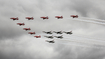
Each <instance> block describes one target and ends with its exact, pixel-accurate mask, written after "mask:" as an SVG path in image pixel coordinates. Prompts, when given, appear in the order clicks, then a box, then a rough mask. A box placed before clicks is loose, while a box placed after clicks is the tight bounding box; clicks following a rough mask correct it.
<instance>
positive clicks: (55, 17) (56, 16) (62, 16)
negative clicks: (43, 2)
mask: <svg viewBox="0 0 105 59" xmlns="http://www.w3.org/2000/svg"><path fill="white" fill-rule="evenodd" d="M55 18H58V19H59V18H61V19H62V18H63V16H55Z"/></svg>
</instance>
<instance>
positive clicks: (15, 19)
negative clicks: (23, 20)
mask: <svg viewBox="0 0 105 59" xmlns="http://www.w3.org/2000/svg"><path fill="white" fill-rule="evenodd" d="M10 19H13V20H19V19H18V17H17V18H14V17H13V18H10Z"/></svg>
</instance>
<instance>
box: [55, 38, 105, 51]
mask: <svg viewBox="0 0 105 59" xmlns="http://www.w3.org/2000/svg"><path fill="white" fill-rule="evenodd" d="M54 40H60V39H54ZM60 41H66V42H72V43H73V42H74V43H77V44H68V45H75V46H81V47H90V48H98V49H105V45H99V44H95V43H94V44H92V43H87V42H81V41H75V40H62V39H61V40H60ZM59 44H66V45H67V43H59ZM84 44H85V45H84Z"/></svg>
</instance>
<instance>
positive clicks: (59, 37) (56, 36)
mask: <svg viewBox="0 0 105 59" xmlns="http://www.w3.org/2000/svg"><path fill="white" fill-rule="evenodd" d="M54 37H56V38H60V39H62V38H63V35H61V36H54Z"/></svg>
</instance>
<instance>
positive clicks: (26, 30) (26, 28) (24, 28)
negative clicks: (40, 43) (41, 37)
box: [23, 28, 31, 31]
mask: <svg viewBox="0 0 105 59" xmlns="http://www.w3.org/2000/svg"><path fill="white" fill-rule="evenodd" d="M23 30H26V31H27V30H31V29H30V28H23Z"/></svg>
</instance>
